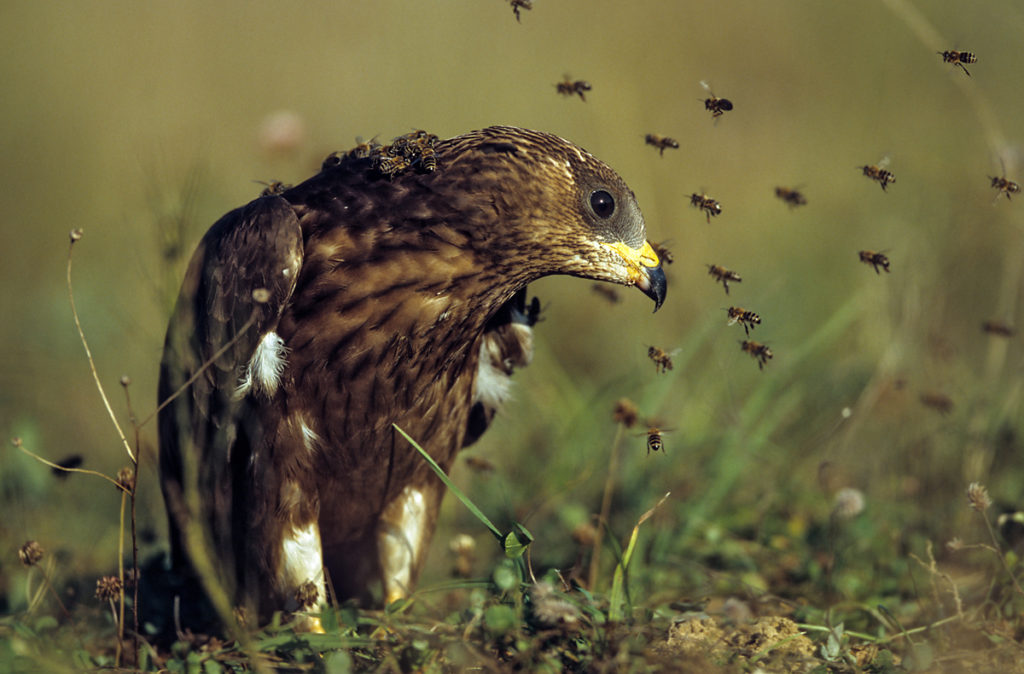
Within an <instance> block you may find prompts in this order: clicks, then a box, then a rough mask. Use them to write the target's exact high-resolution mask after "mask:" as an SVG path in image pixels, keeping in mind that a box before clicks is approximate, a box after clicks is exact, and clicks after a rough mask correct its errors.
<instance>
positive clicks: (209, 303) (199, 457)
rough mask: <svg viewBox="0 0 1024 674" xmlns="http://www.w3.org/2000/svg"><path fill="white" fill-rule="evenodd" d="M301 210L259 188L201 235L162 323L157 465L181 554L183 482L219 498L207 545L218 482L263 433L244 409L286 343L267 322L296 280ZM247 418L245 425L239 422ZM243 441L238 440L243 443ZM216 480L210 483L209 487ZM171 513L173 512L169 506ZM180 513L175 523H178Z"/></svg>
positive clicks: (268, 379) (265, 389)
mask: <svg viewBox="0 0 1024 674" xmlns="http://www.w3.org/2000/svg"><path fill="white" fill-rule="evenodd" d="M302 257H303V239H302V231H301V228H300V226H299V221H298V218H297V217H296V214H295V212H294V211H293V209H292V207H291V205H290V204H289V203H288V201H287V200H286V199H284V198H282V197H281V196H265V197H261V198H259V199H256V200H255V201H252V202H251V203H249V204H247V205H246V206H243V207H242V208H239V209H236V210H234V211H231V212H230V213H228V214H227V215H225V216H224V217H222V218H221V219H220V220H219V221H217V223H216V224H214V225H213V227H211V228H210V230H209V231H208V232H207V233H206V235H205V236H204V237H203V239H202V241H201V242H200V244H199V246H198V248H197V249H196V252H195V254H194V255H193V256H192V260H191V262H190V263H189V266H188V270H187V271H186V274H185V280H184V283H183V284H182V288H181V293H180V295H179V296H178V301H177V305H176V307H175V310H174V315H173V317H172V319H171V322H170V325H169V327H168V329H167V337H166V341H165V344H164V354H163V360H162V362H161V368H160V386H159V396H160V401H161V402H163V401H166V400H168V399H171V398H172V397H173V400H171V402H169V403H168V404H166V406H165V407H164V408H163V409H162V410H161V412H160V418H159V426H160V468H161V480H162V484H163V486H164V497H165V499H167V501H168V507H169V510H170V511H171V513H172V517H171V522H170V526H171V531H172V544H173V547H175V548H178V549H177V551H176V554H179V553H180V548H179V545H180V543H181V541H180V540H179V539H178V538H177V534H178V533H179V532H178V530H177V527H178V525H180V524H182V523H183V522H182V517H191V516H194V515H196V514H197V513H187V511H183V510H182V509H183V508H184V507H185V505H184V503H185V500H186V499H187V493H186V492H187V490H189V489H193V488H198V489H203V490H206V489H209V490H211V491H212V492H216V493H217V497H215V498H214V499H212V501H211V500H207V501H205V503H207V504H208V508H207V512H206V513H204V514H203V517H204V519H205V518H213V522H212V525H213V530H214V538H215V540H214V543H215V544H219V543H225V542H226V541H223V540H219V539H220V536H219V535H218V533H217V532H218V531H219V532H224V533H225V534H226V532H229V531H230V524H231V523H230V522H217V521H216V520H217V518H218V516H227V515H228V514H230V513H231V511H232V509H231V508H230V507H227V506H229V505H230V501H228V502H219V499H221V498H223V499H231V498H232V496H231V494H229V493H223V490H224V485H230V484H231V479H225V478H227V473H228V471H230V470H232V468H231V465H230V464H231V463H232V458H235V459H237V460H241V459H242V457H240V456H236V457H232V452H233V451H234V452H236V454H237V453H238V452H239V451H240V450H247V448H248V446H250V445H251V443H252V442H253V441H254V437H253V435H254V434H257V433H259V432H260V429H259V428H258V427H253V426H254V425H255V424H258V423H259V415H255V414H245V408H246V406H251V405H253V404H259V401H258V400H254V398H258V397H259V394H260V393H263V394H267V393H272V391H271V390H270V389H271V387H272V385H273V384H274V379H273V377H274V374H275V372H276V375H277V377H278V378H279V376H280V369H281V367H282V366H283V361H282V360H281V359H282V358H283V356H284V353H285V352H284V348H283V346H282V345H281V344H280V342H279V340H275V338H276V334H274V330H275V329H276V327H277V322H278V319H279V318H280V315H281V311H282V309H283V307H284V305H285V304H286V303H287V302H288V300H289V298H290V297H291V294H292V292H293V290H294V288H295V281H296V278H297V276H298V272H299V269H300V267H301V265H302ZM243 419H244V420H245V424H241V423H240V421H242V420H243ZM243 440H244V441H245V442H244V444H245V447H241V445H243ZM215 485H216V486H215ZM176 510H177V512H178V516H175V512H176ZM175 520H178V521H175Z"/></svg>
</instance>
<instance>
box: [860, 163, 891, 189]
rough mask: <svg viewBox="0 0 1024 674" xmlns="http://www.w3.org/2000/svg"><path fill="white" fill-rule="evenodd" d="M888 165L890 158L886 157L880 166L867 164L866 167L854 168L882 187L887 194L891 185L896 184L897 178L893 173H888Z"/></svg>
mask: <svg viewBox="0 0 1024 674" xmlns="http://www.w3.org/2000/svg"><path fill="white" fill-rule="evenodd" d="M888 165H889V158H888V157H885V158H884V159H882V161H880V162H878V164H865V165H864V166H856V167H854V168H858V169H860V170H861V171H862V172H863V173H864V175H866V176H867V177H868V178H871V179H872V180H874V181H875V182H877V183H878V184H879V185H881V186H882V191H883V192H885V191H886V188H888V186H889V185H890V184H891V183H894V182H896V176H895V175H893V173H892V171H887V170H886V168H885V167H886V166H888Z"/></svg>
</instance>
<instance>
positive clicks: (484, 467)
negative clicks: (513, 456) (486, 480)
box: [466, 455, 494, 473]
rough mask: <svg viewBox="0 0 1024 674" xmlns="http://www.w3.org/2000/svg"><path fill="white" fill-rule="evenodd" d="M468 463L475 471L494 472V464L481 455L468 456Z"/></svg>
mask: <svg viewBox="0 0 1024 674" xmlns="http://www.w3.org/2000/svg"><path fill="white" fill-rule="evenodd" d="M466 465H467V466H469V468H470V469H471V470H472V471H473V472H475V473H492V472H494V464H493V463H491V462H490V461H488V460H487V459H485V458H483V457H479V456H472V455H471V456H467V457H466Z"/></svg>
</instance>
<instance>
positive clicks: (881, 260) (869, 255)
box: [857, 250, 889, 274]
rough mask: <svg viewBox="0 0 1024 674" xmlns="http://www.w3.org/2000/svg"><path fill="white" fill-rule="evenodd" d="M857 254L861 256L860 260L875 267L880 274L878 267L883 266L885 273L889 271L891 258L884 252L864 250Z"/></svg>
mask: <svg viewBox="0 0 1024 674" xmlns="http://www.w3.org/2000/svg"><path fill="white" fill-rule="evenodd" d="M857 255H859V256H860V261H861V262H863V263H864V264H869V265H871V266H872V267H874V268H875V273H876V274H880V273H881V272H880V271H878V268H879V267H881V268H882V269H884V270H885V273H886V274H888V273H889V258H887V257H886V256H885V255H884V254H883V253H876V252H875V251H873V250H862V251H860V252H859V253H857Z"/></svg>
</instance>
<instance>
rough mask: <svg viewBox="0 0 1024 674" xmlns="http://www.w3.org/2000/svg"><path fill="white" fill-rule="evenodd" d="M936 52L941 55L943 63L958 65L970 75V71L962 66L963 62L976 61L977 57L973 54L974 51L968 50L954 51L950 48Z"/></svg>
mask: <svg viewBox="0 0 1024 674" xmlns="http://www.w3.org/2000/svg"><path fill="white" fill-rule="evenodd" d="M935 53H936V54H939V55H940V56H942V62H943V63H952V64H953V65H954V66H960V68H961V69H962V70H963V71H964V72H965V73H967V76H968V77H970V76H971V73H970V72H969V71H968V70H967V68H965V67H964V64H965V63H976V62H977V61H978V57H977V56H975V55H974V52H969V51H956V50H954V49H950V50H949V51H937V52H935Z"/></svg>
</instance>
